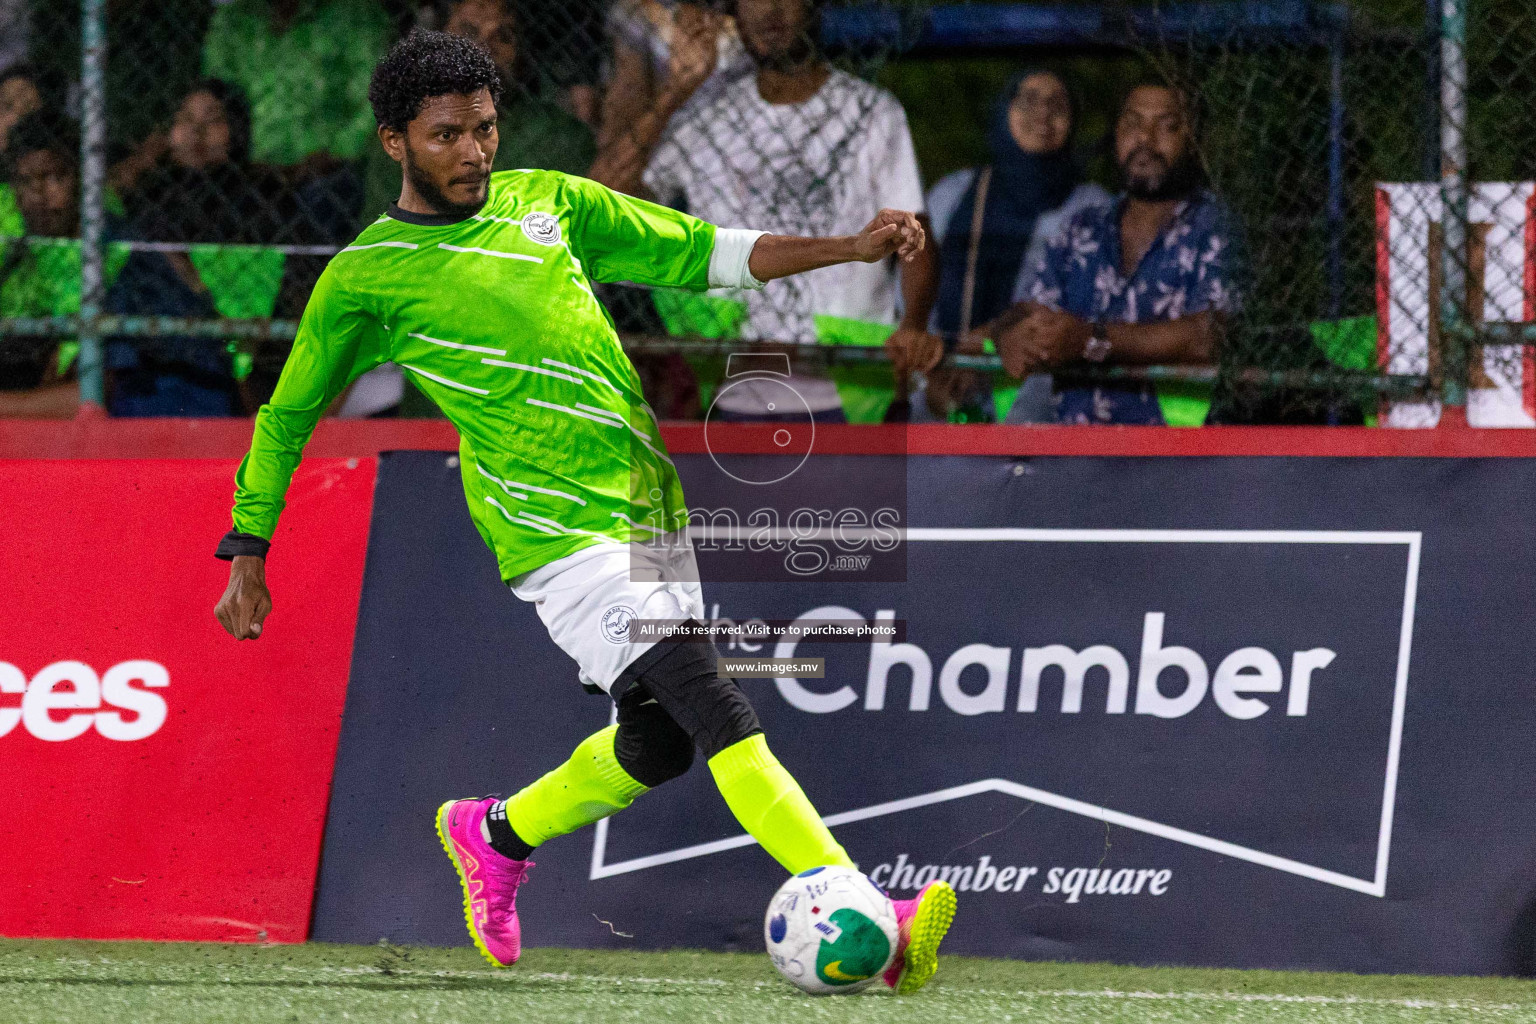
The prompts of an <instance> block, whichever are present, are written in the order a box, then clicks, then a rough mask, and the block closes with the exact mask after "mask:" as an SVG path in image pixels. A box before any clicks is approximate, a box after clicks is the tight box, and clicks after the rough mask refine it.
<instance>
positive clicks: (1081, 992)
mask: <svg viewBox="0 0 1536 1024" xmlns="http://www.w3.org/2000/svg"><path fill="white" fill-rule="evenodd" d="M1021 962H1022V961H1021ZM0 964H3V960H0ZM31 965H32V966H34V967H44V966H65V965H67V966H70V967H77V968H90V969H94V970H97V971H100V970H101V968H104V967H105V968H121V969H136V968H149V969H150V970H152V971H155V972H157V973H159V974H160V975H161V977H162V979H165V980H169V979H171V978H173V977H175V978H178V979H179V978H180V977H181V976H184V975H185V974H187V973H189V972H192V971H196V970H206V968H192V967H187V968H180V969H178V968H170V969H167V968H168V965H166V964H164V963H160V962H157V961H132V960H117V959H113V960H82V959H77V958H60V959H55V960H50V961H48V962H47V964H46V965H45V964H39V963H38V962H37V961H35V960H34V961H32V962H31ZM223 966H224V968H225V970H224V971H223V972H222V973H223V974H224V975H226V976H233V975H241V974H245V973H247V972H249V973H251V974H255V973H257V972H260V971H279V972H284V973H288V974H300V975H317V976H326V977H334V976H342V977H357V978H366V977H413V978H450V979H456V980H457V979H472V980H474V979H478V980H484V981H491V980H493V979H494V980H496V981H498V982H499V983H502V984H509V985H516V984H517V983H518V982H529V981H534V982H561V981H569V982H578V983H585V984H607V985H614V986H620V985H635V986H653V987H654V986H674V987H684V988H689V987H692V988H703V989H709V990H711V991H719V990H721V989H729V988H752V989H763V988H774V989H778V988H784V989H785V991H786V992H788V991H789V990H788V988H787V987H786V986H785V984H784V983H783V982H779V981H737V982H733V981H727V980H725V979H724V978H648V977H635V976H629V975H615V974H573V973H570V972H568V971H540V972H537V973H528V974H518V973H516V972H514V973H510V974H504V973H499V972H491V971H488V970H472V971H455V970H446V969H444V970H428V969H417V968H410V967H390V968H389V970H388V972H387V973H386V972H385V971H384V970H382V969H380V968H378V967H367V966H356V967H327V966H314V967H310V966H301V965H295V964H251V965H249V966H248V967H246V968H240V967H236V966H235V965H233V964H226V965H223ZM102 973H105V972H102ZM219 980H232V978H229V977H225V978H221V979H219ZM66 983H67V982H66ZM155 983H156V981H155V980H151V979H145V981H144V984H146V985H153V984H155ZM208 983H209V984H217V983H218V981H216V980H214V979H209V981H208ZM942 993H943V997H944V998H946V999H952V998H956V997H959V998H966V997H970V996H976V997H986V998H1005V999H1020V1000H1031V1001H1045V1000H1055V999H1082V1000H1110V1001H1127V1002H1129V1001H1148V1002H1205V1003H1282V1004H1289V1003H1294V1004H1302V1005H1308V1004H1310V1005H1316V1006H1381V1007H1397V1008H1400V1009H1405V1010H1474V1011H1479V1012H1490V1013H1507V1012H1511V1011H1518V1010H1528V1011H1536V1000H1533V1001H1532V1002H1529V1003H1484V1002H1478V1001H1475V1000H1465V999H1413V998H1406V997H1405V998H1398V999H1394V998H1387V997H1381V996H1324V995H1297V994H1293V993H1281V992H1151V991H1145V990H1120V989H996V988H971V987H968V986H960V985H948V986H945V987H944V989H943V990H942Z"/></svg>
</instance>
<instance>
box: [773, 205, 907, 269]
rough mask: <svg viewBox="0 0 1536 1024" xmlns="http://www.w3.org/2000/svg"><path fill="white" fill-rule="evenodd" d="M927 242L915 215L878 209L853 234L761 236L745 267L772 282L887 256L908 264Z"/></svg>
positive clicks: (871, 261) (873, 260)
mask: <svg viewBox="0 0 1536 1024" xmlns="http://www.w3.org/2000/svg"><path fill="white" fill-rule="evenodd" d="M926 244H927V237H926V236H925V234H924V232H923V226H922V224H921V223H919V222H918V219H917V216H916V214H912V213H907V212H905V211H903V210H881V211H880V212H879V213H878V214H876V215H875V219H874V220H872V221H870V222H869V223H868V224H866V225H865V226H864V230H863V231H860V232H859V233H858V234H856V235H844V236H842V237H840V238H797V237H795V236H793V235H763V236H762V237H761V238H759V239H758V240H757V244H756V245H754V246H753V247H752V255H751V257H750V258H749V259H748V261H747V269H748V270H749V271H750V272H751V274H752V276H753V277H755V278H757V279H758V280H759V281H772V280H774V279H775V278H780V277H790V276H791V275H794V274H803V273H805V272H806V271H808V270H819V269H821V268H822V267H831V266H835V265H837V264H839V263H878V262H880V261H881V260H883V259H885V258H886V257H887V256H895V257H896V258H897V259H899V260H901V261H902V262H903V263H910V262H911V261H912V260H914V259H916V258H917V254H918V253H920V252H922V251H923V247H924V246H925V245H926Z"/></svg>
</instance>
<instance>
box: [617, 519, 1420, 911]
mask: <svg viewBox="0 0 1536 1024" xmlns="http://www.w3.org/2000/svg"><path fill="white" fill-rule="evenodd" d="M1423 538H1424V535H1423V534H1422V533H1420V532H1417V531H1413V532H1407V531H1404V532H1385V531H1369V530H1044V529H1029V528H1014V527H993V528H975V529H971V528H958V529H945V528H915V529H909V530H907V531H906V539H907V540H908V541H970V542H977V541H1029V542H1035V543H1042V542H1043V543H1076V544H1082V543H1120V544H1402V545H1405V546H1406V547H1407V548H1408V568H1407V573H1406V579H1405V581H1404V587H1403V617H1402V627H1401V633H1400V635H1399V639H1398V648H1397V684H1396V688H1395V690H1394V692H1393V697H1392V731H1391V736H1390V738H1389V740H1388V743H1387V771H1386V780H1385V785H1384V788H1383V791H1382V802H1381V827H1380V831H1379V833H1378V837H1377V843H1376V874H1375V877H1374V878H1370V879H1365V878H1356V877H1354V876H1353V875H1345V874H1342V873H1340V872H1337V871H1330V870H1328V869H1327V868H1320V867H1317V866H1315V865H1312V864H1304V863H1302V862H1301V861H1295V860H1291V859H1290V858H1288V857H1278V856H1276V855H1274V854H1271V853H1265V852H1264V851H1262V850H1254V849H1251V848H1249V847H1246V846H1238V845H1237V844H1235V843H1229V842H1226V841H1225V840H1222V839H1214V838H1212V837H1210V836H1204V835H1201V834H1199V833H1198V832H1189V831H1187V830H1185V829H1181V828H1174V827H1173V826H1171V825H1163V824H1161V823H1159V822H1156V821H1151V820H1149V819H1147V818H1139V817H1136V816H1135V815H1133V814H1124V813H1122V812H1120V811H1115V810H1111V809H1109V808H1107V807H1100V806H1099V805H1097V804H1090V803H1086V802H1084V801H1082V800H1074V799H1072V798H1071V797H1067V796H1061V795H1060V794H1057V793H1048V792H1046V791H1045V790H1043V789H1036V788H1034V787H1033V786H1026V785H1024V784H1022V783H1019V782H1013V781H1011V780H1009V779H981V780H979V781H976V782H968V783H965V784H964V785H960V786H951V787H949V788H947V789H940V790H936V791H934V792H932V793H921V794H919V795H917V796H909V797H904V798H902V799H900V800H889V801H886V802H885V803H879V804H874V805H872V806H870V807H861V808H858V809H856V810H851V811H842V812H840V813H838V814H829V815H827V816H826V817H824V818H823V819H822V820H823V821H824V822H826V824H827V825H828V826H829V827H835V826H837V825H847V824H850V823H852V822H855V821H865V820H868V819H870V818H879V817H883V816H885V815H888V814H900V813H901V812H902V811H909V810H913V809H915V808H918V807H928V806H930V805H932V804H940V803H946V802H948V801H950V800H961V799H964V798H966V797H970V796H978V795H980V794H982V793H1003V794H1006V795H1008V796H1016V797H1018V798H1020V799H1021V800H1029V801H1032V802H1034V803H1039V804H1044V805H1045V806H1047V807H1054V808H1056V809H1058V810H1062V811H1066V812H1068V813H1070V814H1081V815H1083V816H1084V817H1087V818H1092V819H1094V820H1095V821H1102V822H1105V823H1107V824H1110V825H1119V826H1120V827H1121V828H1128V829H1131V830H1133V831H1137V832H1145V833H1147V834H1148V835H1154V836H1158V837H1160V838H1163V839H1171V840H1173V841H1174V842H1176V843H1184V844H1186V845H1188V846H1194V847H1198V848H1199V849H1202V850H1210V851H1211V852H1212V853H1218V854H1221V855H1223V856H1226V857H1232V858H1234V859H1236V860H1244V861H1248V862H1249V863H1251V864H1258V865H1260V866H1261V867H1267V868H1273V869H1275V870H1276V871H1284V872H1287V873H1289V874H1293V875H1300V876H1301V877H1303V878H1310V879H1312V880H1313V881H1317V882H1324V883H1326V884H1328V885H1337V886H1340V887H1341V888H1344V889H1352V890H1354V891H1355V892H1360V893H1364V894H1366V895H1367V896H1378V897H1385V896H1386V894H1387V863H1388V860H1389V857H1390V853H1391V848H1392V812H1393V806H1394V804H1395V803H1396V801H1397V769H1398V757H1399V753H1400V751H1401V749H1402V739H1403V713H1404V709H1405V707H1406V705H1407V700H1408V661H1409V655H1410V653H1411V651H1412V647H1413V619H1414V606H1415V604H1416V602H1417V598H1418V589H1419V588H1418V583H1419V551H1420V548H1421V547H1422V545H1423ZM756 842H757V840H755V839H753V838H752V837H751V836H749V835H739V836H732V837H731V838H729V839H719V840H716V841H714V842H709V843H699V844H697V845H695V846H687V847H684V848H682V849H680V850H670V851H668V852H666V853H657V854H651V855H650V856H646V857H636V858H634V859H632V860H625V861H619V862H617V863H614V864H608V863H605V862H604V853H605V851H606V849H607V845H608V819H607V818H604V819H603V820H601V821H599V822H598V823H597V827H596V830H595V834H594V836H593V841H592V867H591V872H590V874H589V876H588V877H589V880H591V881H596V880H597V879H600V878H611V877H613V876H614V875H623V874H628V873H629V872H631V871H644V870H645V869H647V868H654V867H660V866H661V865H663V864H674V863H676V862H678V861H684V860H693V859H695V858H697V857H708V856H710V855H711V854H716V853H724V852H725V851H727V850H736V849H740V848H741V847H744V846H752V845H754V844H755V843H756Z"/></svg>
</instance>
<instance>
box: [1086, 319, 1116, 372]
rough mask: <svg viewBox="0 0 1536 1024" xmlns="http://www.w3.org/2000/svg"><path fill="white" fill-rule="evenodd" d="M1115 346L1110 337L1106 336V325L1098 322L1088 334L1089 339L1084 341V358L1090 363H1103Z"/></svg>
mask: <svg viewBox="0 0 1536 1024" xmlns="http://www.w3.org/2000/svg"><path fill="white" fill-rule="evenodd" d="M1113 347H1114V346H1113V345H1111V344H1110V343H1109V339H1108V338H1106V337H1104V325H1103V324H1101V323H1097V322H1096V323H1094V325H1093V330H1092V332H1091V333H1090V334H1089V335H1088V340H1087V341H1086V342H1084V343H1083V358H1084V359H1086V360H1088V361H1089V362H1090V363H1102V362H1103V361H1104V360H1106V359H1108V358H1109V353H1110V350H1111V349H1112V348H1113Z"/></svg>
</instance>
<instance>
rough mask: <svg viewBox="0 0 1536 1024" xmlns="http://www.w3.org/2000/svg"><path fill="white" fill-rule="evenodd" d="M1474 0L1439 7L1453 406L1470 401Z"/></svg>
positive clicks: (1446, 352) (1444, 289)
mask: <svg viewBox="0 0 1536 1024" xmlns="http://www.w3.org/2000/svg"><path fill="white" fill-rule="evenodd" d="M1468 2H1469V0H1443V2H1442V6H1441V9H1440V199H1441V203H1442V209H1441V225H1442V229H1443V230H1442V237H1443V238H1444V240H1445V242H1444V252H1443V253H1442V260H1441V266H1442V268H1443V273H1442V274H1441V292H1440V342H1441V350H1442V351H1441V357H1440V369H1441V374H1442V376H1443V378H1444V382H1443V384H1442V387H1441V393H1442V397H1443V399H1444V402H1445V404H1446V405H1448V406H1464V405H1466V402H1467V337H1466V332H1467V328H1468V320H1467V316H1466V308H1465V307H1466V300H1467V269H1468V259H1467V237H1468V231H1467V134H1466V129H1467V55H1466V42H1467V12H1466V5H1467V3H1468Z"/></svg>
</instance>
